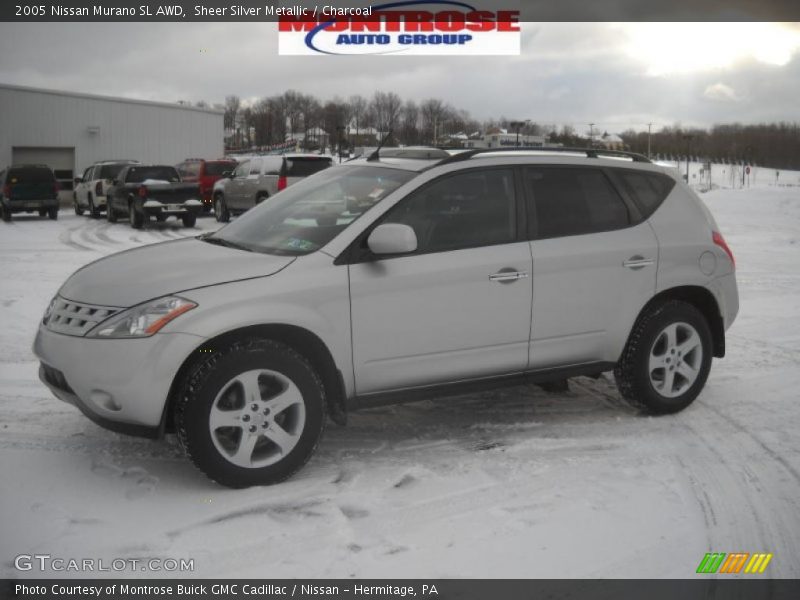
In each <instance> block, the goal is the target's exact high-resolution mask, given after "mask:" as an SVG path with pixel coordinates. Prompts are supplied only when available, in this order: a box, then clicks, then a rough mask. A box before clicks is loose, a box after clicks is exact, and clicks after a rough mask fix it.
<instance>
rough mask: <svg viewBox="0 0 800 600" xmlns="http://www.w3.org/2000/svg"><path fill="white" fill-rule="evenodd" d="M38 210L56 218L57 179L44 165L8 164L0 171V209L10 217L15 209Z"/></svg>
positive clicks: (18, 210)
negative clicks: (8, 165)
mask: <svg viewBox="0 0 800 600" xmlns="http://www.w3.org/2000/svg"><path fill="white" fill-rule="evenodd" d="M34 211H38V212H39V216H41V217H43V216H45V215H47V216H48V217H50V218H51V219H57V218H58V182H57V181H56V176H55V174H54V173H53V170H52V169H51V168H50V167H48V166H47V165H12V166H10V167H8V168H7V169H5V170H4V171H0V213H2V219H3V221H6V222H8V221H10V220H11V215H12V214H13V213H16V212H26V213H32V212H34Z"/></svg>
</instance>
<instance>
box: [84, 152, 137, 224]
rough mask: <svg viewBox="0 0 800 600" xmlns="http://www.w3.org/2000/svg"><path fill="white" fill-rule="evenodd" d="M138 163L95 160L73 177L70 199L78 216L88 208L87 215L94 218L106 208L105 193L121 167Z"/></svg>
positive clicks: (134, 161) (135, 161) (133, 161)
mask: <svg viewBox="0 0 800 600" xmlns="http://www.w3.org/2000/svg"><path fill="white" fill-rule="evenodd" d="M135 164H139V161H138V160H107V161H102V162H96V163H94V164H93V165H92V166H91V167H89V168H88V169H86V170H85V171H84V172H83V175H82V176H81V177H76V178H75V188H74V190H73V193H72V200H73V204H74V207H75V214H76V215H78V216H80V215H82V214H83V211H85V210H88V211H89V216H91V217H92V218H94V219H96V218H98V217H99V216H100V213H101V212H102V211H104V210H105V209H106V194H107V193H108V188H110V187H111V182H112V181H114V179H116V178H117V175H119V172H120V171H121V170H122V167H124V166H126V165H135Z"/></svg>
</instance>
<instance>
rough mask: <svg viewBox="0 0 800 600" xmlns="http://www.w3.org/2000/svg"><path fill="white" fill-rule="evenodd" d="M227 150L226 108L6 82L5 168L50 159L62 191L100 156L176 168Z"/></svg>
mask: <svg viewBox="0 0 800 600" xmlns="http://www.w3.org/2000/svg"><path fill="white" fill-rule="evenodd" d="M223 153H224V141H223V113H222V112H221V111H217V110H210V109H203V108H195V107H189V106H184V105H181V104H177V103H176V104H169V103H165V102H146V101H142V100H130V99H127V98H112V97H106V96H95V95H92V94H78V93H73V92H61V91H54V90H43V89H35V88H28V87H21V86H15V85H6V84H0V169H2V168H3V167H5V166H8V165H10V164H18V163H43V164H46V165H49V166H50V167H51V168H52V169H53V170H54V171H55V172H56V177H57V178H58V179H59V180H60V181H61V183H62V189H66V190H68V189H70V188H71V186H72V178H73V175H76V176H77V175H79V174H80V173H82V172H83V169H85V168H86V167H88V166H89V165H91V164H92V163H93V162H96V161H100V160H113V159H134V160H139V161H142V162H146V163H162V164H173V165H174V164H176V163H178V162H180V161H181V160H183V159H185V158H190V157H197V158H218V157H221V156H222V155H223Z"/></svg>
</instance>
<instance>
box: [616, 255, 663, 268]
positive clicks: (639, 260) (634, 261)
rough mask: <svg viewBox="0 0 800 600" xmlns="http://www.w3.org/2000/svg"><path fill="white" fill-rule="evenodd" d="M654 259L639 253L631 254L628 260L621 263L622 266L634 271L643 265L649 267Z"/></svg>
mask: <svg viewBox="0 0 800 600" xmlns="http://www.w3.org/2000/svg"><path fill="white" fill-rule="evenodd" d="M655 262H656V261H655V260H653V259H652V258H645V257H644V256H641V255H640V254H637V255H636V256H631V257H630V258H629V259H628V260H626V261H624V262H623V263H622V266H623V267H627V268H628V269H632V270H634V271H638V270H639V269H643V268H644V267H649V266H650V265H652V264H655Z"/></svg>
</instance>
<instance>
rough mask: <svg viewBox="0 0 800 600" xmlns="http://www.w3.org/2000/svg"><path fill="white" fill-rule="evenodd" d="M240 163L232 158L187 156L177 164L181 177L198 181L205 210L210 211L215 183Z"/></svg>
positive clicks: (187, 180) (185, 180)
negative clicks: (214, 158) (206, 158)
mask: <svg viewBox="0 0 800 600" xmlns="http://www.w3.org/2000/svg"><path fill="white" fill-rule="evenodd" d="M237 164H238V163H237V162H236V161H235V160H233V159H230V158H221V159H218V160H204V159H202V158H187V159H186V160H185V161H183V162H182V163H180V164H178V165H175V168H176V169H178V173H179V174H180V176H181V179H182V180H183V181H184V182H186V183H190V182H191V183H194V182H196V183H197V184H198V185H199V186H200V199H201V200H202V201H203V212H209V211H210V210H211V205H212V191H213V189H214V184H215V183H216V182H217V181H218V180H220V179H221V178H222V176H223V175H224V174H225V173H227V172H233V170H234V169H236V165H237Z"/></svg>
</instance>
